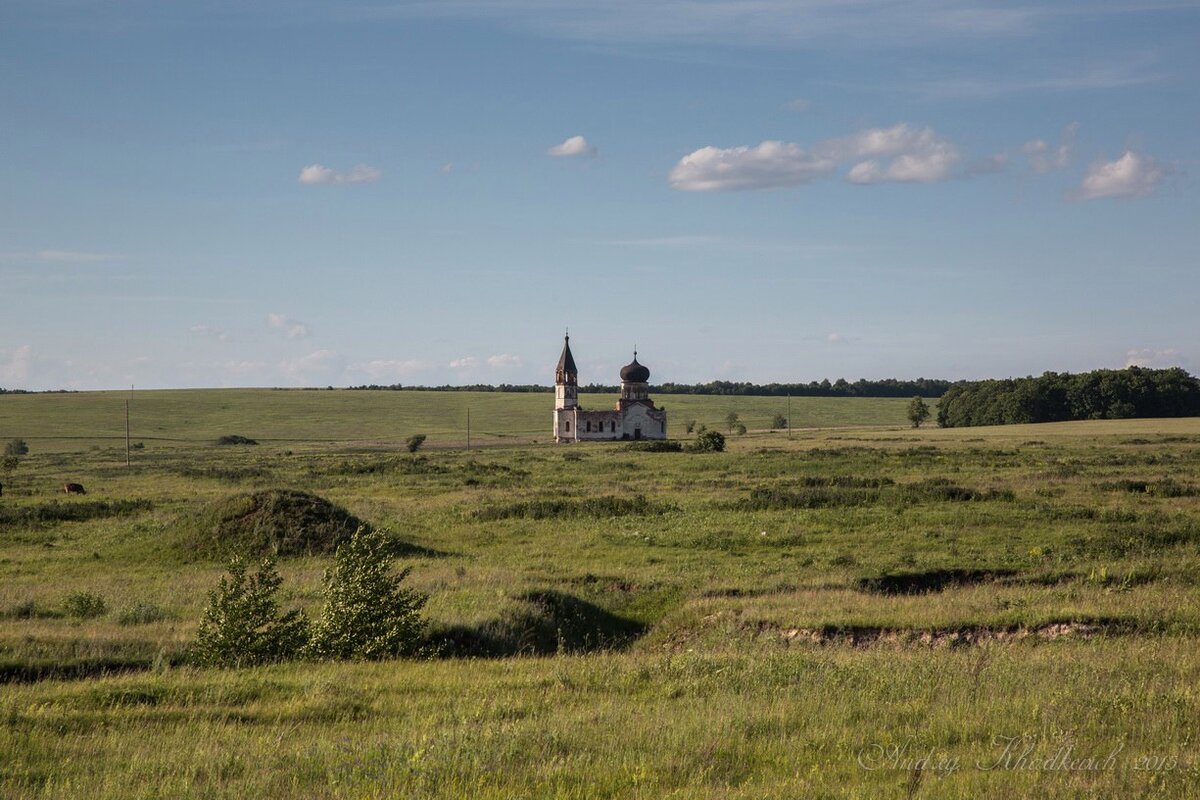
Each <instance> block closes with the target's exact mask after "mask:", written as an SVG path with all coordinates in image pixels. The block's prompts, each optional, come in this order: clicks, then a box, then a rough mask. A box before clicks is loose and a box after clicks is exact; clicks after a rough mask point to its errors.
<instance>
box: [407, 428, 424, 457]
mask: <svg viewBox="0 0 1200 800" xmlns="http://www.w3.org/2000/svg"><path fill="white" fill-rule="evenodd" d="M423 444H425V434H423V433H414V434H413V435H412V436H410V437H408V439H407V440H405V442H404V446H405V447H407V448H408V452H410V453H415V452H417V451H418V450H420V449H421V445H423Z"/></svg>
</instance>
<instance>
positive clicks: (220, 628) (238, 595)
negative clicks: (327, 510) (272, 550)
mask: <svg viewBox="0 0 1200 800" xmlns="http://www.w3.org/2000/svg"><path fill="white" fill-rule="evenodd" d="M282 582H283V579H282V578H280V577H279V573H278V572H277V571H276V570H275V562H274V561H272V560H271V559H266V560H264V561H263V562H262V563H261V564H260V565H259V567H258V571H257V572H255V573H254V574H253V575H249V576H248V575H247V574H246V562H245V561H244V560H243V559H242V557H241V556H235V557H234V558H233V559H232V560H231V561H230V562H229V574H228V575H226V576H224V577H222V578H221V582H220V583H219V584H217V588H215V589H213V590H212V591H211V592H209V593H208V608H207V609H206V610H205V612H204V619H203V620H202V621H201V622H200V628H199V630H197V631H196V641H195V642H194V643H193V645H192V650H191V656H192V659H193V660H194V661H195V662H196V663H197V664H201V665H204V666H214V667H236V666H249V665H252V664H266V663H269V662H272V661H286V660H288V659H292V658H296V657H297V656H298V655H299V654H300V653H301V652H302V650H303V648H304V647H305V645H306V644H307V643H308V631H309V625H308V620H307V619H306V618H305V616H304V613H303V612H301V611H289V612H288V613H286V614H284V615H282V616H280V614H279V601H278V600H276V599H275V595H276V593H277V592H278V590H279V585H280V583H282Z"/></svg>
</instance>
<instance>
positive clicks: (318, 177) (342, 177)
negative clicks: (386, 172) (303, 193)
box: [298, 164, 383, 186]
mask: <svg viewBox="0 0 1200 800" xmlns="http://www.w3.org/2000/svg"><path fill="white" fill-rule="evenodd" d="M382 177H383V172H381V171H380V170H378V169H376V168H375V167H371V166H368V165H366V164H359V165H358V166H356V167H352V168H351V169H350V170H349V171H347V172H338V171H337V170H335V169H330V168H329V167H325V166H322V165H320V164H309V165H308V166H307V167H305V168H304V169H302V170H300V177H299V178H298V180H299V181H300V183H303V184H305V185H308V186H319V185H322V184H324V185H334V184H354V183H375V182H376V181H377V180H379V179H380V178H382Z"/></svg>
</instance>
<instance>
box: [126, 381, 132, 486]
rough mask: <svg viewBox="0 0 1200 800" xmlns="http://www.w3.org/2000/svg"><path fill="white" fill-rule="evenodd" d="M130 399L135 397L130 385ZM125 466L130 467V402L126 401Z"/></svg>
mask: <svg viewBox="0 0 1200 800" xmlns="http://www.w3.org/2000/svg"><path fill="white" fill-rule="evenodd" d="M130 397H133V384H130ZM125 465H126V467H128V465H130V401H125Z"/></svg>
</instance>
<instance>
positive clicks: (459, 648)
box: [429, 590, 647, 658]
mask: <svg viewBox="0 0 1200 800" xmlns="http://www.w3.org/2000/svg"><path fill="white" fill-rule="evenodd" d="M519 599H520V601H521V606H520V607H519V608H517V609H513V610H511V611H508V612H506V613H504V614H502V615H501V616H500V617H499V618H497V619H492V620H488V621H486V622H484V623H482V624H479V625H451V626H448V627H445V628H440V629H436V630H433V631H431V632H430V635H429V644H430V646H431V649H433V650H434V651H435V652H437V653H438V654H439V655H441V656H443V657H446V658H463V657H481V658H498V657H504V656H516V655H551V654H554V653H585V652H592V651H596V650H622V649H624V648H626V647H628V646H629V645H630V644H632V643H633V642H634V641H635V640H636V639H637V638H638V637H640V636H642V635H643V634H644V633H645V632H646V629H647V627H646V626H645V625H644V624H642V623H640V622H637V621H636V620H631V619H626V618H625V617H621V616H618V615H616V614H613V613H611V612H609V611H606V610H604V609H603V608H600V607H599V606H597V605H595V604H593V603H589V602H587V601H586V600H581V599H579V598H578V597H575V596H573V595H569V594H565V593H563V592H557V591H553V590H546V591H537V592H529V593H527V594H524V595H522V596H521V597H520V598H519Z"/></svg>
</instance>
